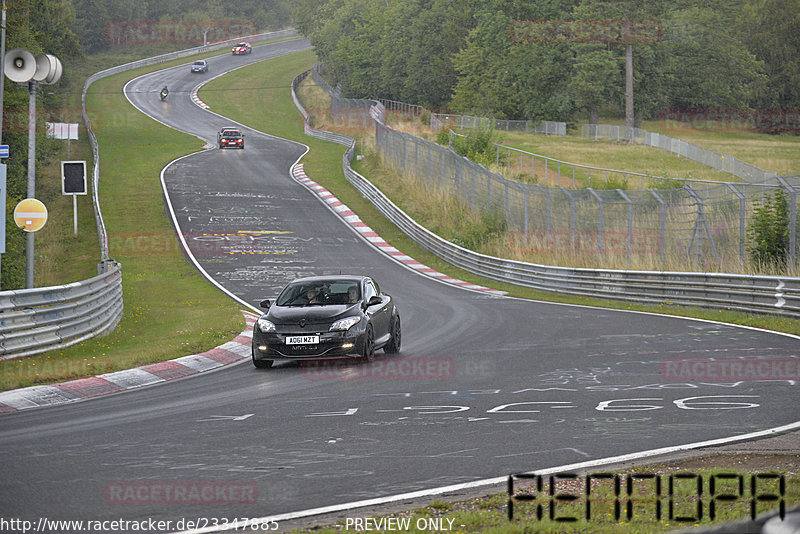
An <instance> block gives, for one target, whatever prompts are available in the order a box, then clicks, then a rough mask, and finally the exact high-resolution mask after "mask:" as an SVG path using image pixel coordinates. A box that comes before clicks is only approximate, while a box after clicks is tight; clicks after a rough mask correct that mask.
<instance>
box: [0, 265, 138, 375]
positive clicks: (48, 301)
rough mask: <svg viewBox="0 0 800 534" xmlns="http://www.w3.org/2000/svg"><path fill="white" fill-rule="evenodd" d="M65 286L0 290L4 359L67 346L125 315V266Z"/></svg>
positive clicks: (110, 267) (105, 328) (101, 331)
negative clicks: (123, 291)
mask: <svg viewBox="0 0 800 534" xmlns="http://www.w3.org/2000/svg"><path fill="white" fill-rule="evenodd" d="M102 266H103V268H105V272H103V273H101V274H99V275H98V276H95V277H94V278H89V279H88V280H83V281H81V282H74V283H72V284H67V285H62V286H51V287H41V288H33V289H19V290H14V291H3V292H2V293H0V360H7V359H11V358H20V357H22V356H31V355H33V354H38V353H40V352H45V351H48V350H52V349H57V348H63V347H68V346H70V345H74V344H76V343H79V342H81V341H84V340H86V339H89V338H92V337H94V336H98V335H101V334H104V333H106V332H110V331H111V330H113V329H114V327H115V326H116V325H117V323H118V322H119V320H120V318H121V317H122V307H123V303H122V267H121V266H120V265H119V264H118V263H114V262H105V263H104V264H102Z"/></svg>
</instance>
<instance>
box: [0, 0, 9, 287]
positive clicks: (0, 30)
mask: <svg viewBox="0 0 800 534" xmlns="http://www.w3.org/2000/svg"><path fill="white" fill-rule="evenodd" d="M0 24H1V25H0V144H2V143H3V94H4V92H5V79H6V76H5V70H4V68H3V60H4V59H5V57H6V0H3V15H2V22H0ZM5 189H6V188H5V184H4V185H3V193H2V194H3V197H4V201H3V205H5V199H6V198H7V195H6V191H5ZM2 220H3V221H5V217H3V219H2ZM3 235H5V233H3ZM2 257H3V255H2V254H0V258H2ZM2 272H3V270H2V267H0V280H2ZM0 289H2V286H0Z"/></svg>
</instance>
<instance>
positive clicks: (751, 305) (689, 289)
mask: <svg viewBox="0 0 800 534" xmlns="http://www.w3.org/2000/svg"><path fill="white" fill-rule="evenodd" d="M307 75H308V72H305V73H303V74H301V75H299V76H298V77H297V78H295V80H294V81H293V83H292V98H293V99H294V102H295V105H296V106H297V107H298V109H299V110H300V112H301V113H302V114H303V116H304V117H306V118H308V114H307V113H306V111H305V109H303V107H302V105H301V103H300V101H299V100H298V99H297V96H296V94H295V87H296V86H297V84H299V83H300V82H301V81H302V80H303V79H304V78H305V77H306V76H307ZM375 105H376V106H377V105H380V104H378V103H375ZM305 132H306V133H307V134H308V135H311V136H313V137H316V138H319V139H324V140H327V141H332V142H335V143H338V144H342V145H344V146H347V147H348V149H347V151H346V152H345V154H344V156H343V158H342V169H343V171H344V174H345V176H346V177H347V179H348V180H349V181H350V182H351V183H352V184H353V185H354V186H355V187H356V189H358V191H359V192H360V193H361V194H362V195H363V196H364V197H365V198H367V199H368V200H369V201H370V202H372V203H373V204H374V205H375V207H376V208H377V209H378V210H379V211H380V212H381V213H382V214H383V215H384V216H385V217H387V218H388V219H389V220H391V221H392V222H393V223H394V224H396V225H397V226H398V227H399V228H400V229H401V230H402V231H403V232H405V233H406V234H407V235H408V236H409V237H411V238H412V239H413V240H414V241H415V242H416V243H417V244H418V245H420V246H421V247H423V248H424V249H426V250H428V251H430V252H432V253H433V254H435V255H436V256H438V257H440V258H441V259H443V260H445V261H447V262H448V263H450V264H452V265H455V266H456V267H459V268H461V269H464V270H466V271H469V272H471V273H474V274H477V275H479V276H483V277H486V278H490V279H493V280H497V281H500V282H507V283H511V284H515V285H519V286H524V287H531V288H534V289H540V290H545V291H553V292H557V293H564V294H570V295H581V296H586V297H597V298H607V299H614V300H623V301H629V302H637V303H644V304H676V305H688V306H701V307H705V308H714V309H731V310H739V311H744V312H750V313H769V314H776V315H782V316H788V317H800V278H798V277H788V276H787V277H784V276H753V275H742V274H726V273H695V272H660V271H622V270H610V269H585V268H570V267H557V266H549V265H538V264H534V263H526V262H521V261H514V260H508V259H503V258H496V257H493V256H486V255H484V254H479V253H477V252H473V251H471V250H467V249H465V248H463V247H459V246H458V245H454V244H453V243H450V242H449V241H447V240H445V239H442V238H441V237H439V236H437V235H436V234H434V233H432V232H430V231H429V230H427V229H426V228H424V227H422V226H421V225H419V224H418V223H417V222H416V221H414V220H413V219H412V218H411V217H409V216H408V215H407V214H406V213H405V212H404V211H403V210H401V209H400V208H399V207H398V206H396V205H395V204H394V203H393V202H392V201H391V200H389V199H388V198H387V197H386V196H385V195H384V194H383V193H381V191H380V190H379V189H378V188H377V187H375V186H374V185H373V184H372V183H370V182H369V180H367V179H366V178H364V177H363V176H361V175H360V174H358V173H357V172H356V171H354V170H353V169H352V168H351V167H350V161H352V158H353V155H354V152H355V140H353V139H351V138H349V137H347V136H344V135H340V134H334V133H331V132H323V131H320V130H314V129H313V128H311V127H310V126H308V123H307V122H306V125H305Z"/></svg>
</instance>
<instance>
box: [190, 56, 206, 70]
mask: <svg viewBox="0 0 800 534" xmlns="http://www.w3.org/2000/svg"><path fill="white" fill-rule="evenodd" d="M192 72H208V61H206V60H205V59H198V60H197V61H195V62H194V63H192Z"/></svg>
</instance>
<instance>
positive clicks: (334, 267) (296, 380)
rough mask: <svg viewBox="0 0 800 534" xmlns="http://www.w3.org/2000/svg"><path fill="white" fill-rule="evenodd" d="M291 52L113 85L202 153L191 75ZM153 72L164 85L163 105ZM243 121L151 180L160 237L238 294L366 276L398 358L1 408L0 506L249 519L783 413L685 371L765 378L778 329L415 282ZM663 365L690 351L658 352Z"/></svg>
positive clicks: (674, 442)
mask: <svg viewBox="0 0 800 534" xmlns="http://www.w3.org/2000/svg"><path fill="white" fill-rule="evenodd" d="M306 48H308V43H307V41H305V40H301V39H298V40H292V41H285V42H280V43H275V44H269V45H265V46H260V47H256V48H254V50H253V53H252V55H250V56H245V57H235V58H234V57H231V56H230V55H223V56H219V57H214V58H211V59H210V61H209V64H210V72H209V74H208V75H196V74H195V75H193V74H191V73H190V72H189V67H188V65H186V66H181V67H177V68H171V69H167V70H165V71H160V72H156V73H153V74H149V75H146V76H143V77H140V78H137V79H135V80H133V81H132V82H130V83H129V84H128V85H127V86H126V94H127V95H128V98H129V99H130V100H131V101H132V102H133V103H134V104H135V105H136V106H137V107H138V108H139V109H141V110H143V111H144V112H146V113H148V114H150V115H152V116H154V117H155V118H156V119H157V120H159V121H161V122H163V123H165V124H167V125H169V126H171V127H173V128H176V129H179V130H183V131H186V132H188V133H191V134H193V135H196V136H199V137H201V138H203V139H206V140H207V141H208V142H209V144H210V145H211V146H215V140H216V132H217V130H218V129H219V127H221V126H223V125H228V124H232V121H230V120H226V119H224V118H221V117H219V116H216V115H214V114H212V113H209V112H208V111H205V110H203V109H201V108H200V107H198V106H197V105H195V104H194V103H192V102H191V100H190V93H191V90H192V89H193V88H195V87H196V86H197V85H198V84H200V83H201V82H202V81H205V80H208V79H210V78H211V77H212V76H215V75H217V74H219V73H221V72H223V71H224V70H227V69H231V68H234V67H238V66H240V65H242V64H245V63H249V62H254V61H258V60H261V59H265V58H268V57H274V56H277V55H281V54H286V53H290V52H294V51H298V50H302V49H306ZM234 75H235V74H234ZM165 83H167V84H168V85H169V88H170V91H171V93H170V96H169V98H168V100H167V102H164V103H162V102H160V101H159V99H158V95H157V92H158V90H159V89H160V88H161V87H162V86H163V85H164V84H165ZM286 90H287V91H288V90H289V89H288V88H287V89H286ZM297 120H301V118H300V115H299V114H298V115H297ZM245 133H246V148H245V149H244V150H219V149H217V148H213V149H209V150H206V151H203V152H200V153H197V154H193V155H191V156H188V157H185V158H182V159H180V160H178V161H176V162H174V163H173V164H171V165H170V166H168V167H167V168H166V170H165V171H164V173H163V180H164V184H165V187H166V190H167V192H168V198H169V200H170V202H171V204H172V208H173V210H174V213H175V217H176V221H177V228H178V231H180V232H181V233H182V234H183V235H184V238H185V239H186V242H187V243H188V244H189V248H190V249H191V251H192V252H193V255H194V257H195V258H196V260H197V262H198V264H199V265H200V266H201V267H202V269H203V270H204V271H205V272H206V273H208V275H209V276H211V277H213V278H214V280H216V282H217V283H218V284H219V285H220V286H222V287H224V288H225V290H227V291H229V292H231V293H233V294H235V295H236V296H237V297H238V298H239V299H241V301H243V302H246V303H249V304H251V305H255V304H257V303H258V302H259V301H260V300H262V299H263V298H267V297H274V296H275V295H276V294H277V291H278V290H279V289H280V287H282V286H283V285H284V284H285V283H286V282H288V281H289V280H291V279H292V278H294V277H296V276H299V275H312V274H314V275H318V274H328V273H340V272H343V273H366V274H369V275H371V276H373V277H374V278H375V279H376V280H377V281H378V282H379V284H381V287H382V289H383V290H384V291H385V292H387V293H389V294H391V295H392V296H393V297H394V298H395V299H396V301H397V303H398V306H399V309H400V312H401V318H402V325H403V346H402V351H401V353H400V354H399V355H397V356H392V357H388V356H384V355H383V354H382V353H381V355H380V356H379V357H378V358H377V360H376V361H375V362H374V363H372V364H366V363H364V364H360V365H355V366H352V367H349V368H347V369H343V368H335V369H320V368H316V367H313V366H311V367H307V366H299V365H293V364H284V365H281V366H279V367H277V368H274V369H271V370H257V369H255V368H254V367H253V366H252V365H251V364H250V363H249V362H245V363H244V364H242V365H234V366H229V367H226V368H224V369H222V370H220V371H216V372H211V373H204V374H201V375H198V376H196V377H193V378H190V379H184V380H177V381H173V382H170V383H167V384H164V385H158V386H154V387H148V388H143V389H141V390H135V391H131V392H126V393H122V394H118V395H110V396H106V397H101V398H97V399H93V400H90V401H86V402H79V403H75V404H71V405H62V406H56V407H50V408H44V409H31V410H25V411H22V412H16V413H10V414H6V415H2V416H0V450H2V459H0V472H2V473H3V476H2V482H0V516H3V517H6V518H9V517H13V518H22V519H29V520H33V521H37V520H38V519H39V518H41V517H46V518H48V519H84V520H101V519H119V518H124V519H130V520H134V519H136V520H144V519H148V518H156V519H162V520H173V521H177V520H179V519H181V518H213V517H216V518H233V517H263V516H268V515H273V514H281V513H286V512H295V511H301V510H306V509H311V508H317V507H321V506H327V505H335V504H340V503H347V502H352V501H359V500H363V499H370V498H374V497H381V496H388V495H393V494H398V493H404V492H410V491H415V490H421V489H427V488H434V487H438V486H445V485H451V484H458V483H463V482H469V481H475V480H479V479H485V478H494V477H501V476H504V475H507V474H509V473H512V472H521V471H530V470H535V469H543V468H549V467H556V466H561V465H567V464H573V463H577V462H585V461H591V460H598V459H602V458H606V457H610V456H617V455H621V454H627V453H635V452H639V451H647V450H652V449H656V448H661V447H670V446H680V445H685V444H690V443H695V442H699V441H705V440H712V439H719V438H726V437H732V436H737V435H743V434H748V433H753V432H758V431H763V430H767V429H770V428H776V427H781V426H784V425H788V424H791V423H794V422H795V421H796V420H797V419H798V410H797V406H798V405H800V387H799V386H798V383H797V382H794V381H791V380H774V381H767V380H744V379H743V380H733V379H728V380H722V381H720V379H719V378H715V377H708V376H707V374H706V378H704V377H703V374H702V373H703V372H704V370H708V369H711V368H712V366H710V365H709V361H711V360H709V359H711V358H714V359H716V360H715V361H717V362H719V360H735V361H736V362H739V363H742V364H745V363H748V362H749V363H750V364H753V362H757V363H764V362H765V361H769V362H771V363H770V365H772V367H771V369H777V371H775V372H777V373H779V372H780V369H781V367H780V365H777V366H775V365H774V364H775V362H776V361H778V360H787V359H792V360H793V361H797V359H798V358H800V343H798V339H797V338H794V337H790V336H784V335H778V334H773V333H769V332H763V331H758V330H754V329H746V328H737V327H732V326H727V325H721V324H714V323H709V322H700V321H693V320H685V319H678V318H671V317H662V316H656V315H647V314H641V313H632V312H622V311H612V310H604V309H595V308H586V307H575V306H566V305H559V304H549V303H541V302H530V301H524V300H519V299H513V298H505V297H493V296H488V295H485V294H479V293H477V292H473V291H467V290H464V289H459V288H456V287H453V286H450V285H446V284H443V283H440V282H437V281H435V280H432V279H430V278H426V277H423V276H420V275H419V274H416V273H413V272H411V271H410V270H408V269H406V268H404V267H402V266H400V265H398V264H397V263H396V262H394V261H392V260H390V259H388V258H387V257H385V256H384V255H382V254H380V253H379V252H377V251H376V249H375V248H374V247H373V246H371V245H370V244H368V243H367V242H366V241H364V240H362V238H360V237H359V236H357V235H356V234H355V233H354V232H353V231H352V230H351V229H350V228H349V227H348V226H347V225H345V224H344V223H343V222H342V221H341V220H340V219H339V218H338V217H337V216H336V215H334V214H333V213H332V212H331V211H330V210H329V209H328V208H327V207H326V206H325V205H324V204H323V203H322V202H320V200H319V199H317V198H316V197H315V196H314V195H313V194H311V193H310V192H309V191H308V190H306V189H305V188H304V187H302V186H301V185H299V184H298V183H296V182H295V181H294V180H292V178H291V177H290V175H289V168H290V166H291V165H292V164H293V163H294V162H295V161H296V160H297V159H298V158H299V157H300V156H301V155H302V154H304V152H305V150H306V149H305V147H304V146H303V145H300V144H297V143H294V142H290V141H286V140H281V139H276V138H274V137H271V136H269V135H265V134H261V133H258V132H256V131H253V130H249V129H245ZM311 178H312V179H319V178H321V177H315V176H313V175H312V176H311ZM152 179H158V177H152ZM101 202H102V199H101ZM683 359H689V360H695V362H694V363H697V364H698V365H693V366H689V365H679V363H678V362H677V360H683ZM795 369H796V366H795ZM777 378H780V376H778V377H777ZM204 484H205V485H206V486H204V487H211V488H212V491H213V495H212V494H211V493H209V494H208V495H206V496H207V497H208V498H205V497H206V496H204V497H203V498H201V501H202V502H200V503H198V504H192V503H190V504H187V503H186V500H182V499H181V497H180V495H178V490H179V489H180V488H184V489H186V488H189V489H190V490H191V489H192V488H193V487H194V488H197V487H198V486H201V485H204ZM141 488H145V489H144V490H141ZM170 492H171V493H170ZM195 502H196V501H195ZM174 524H175V523H173V525H174Z"/></svg>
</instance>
